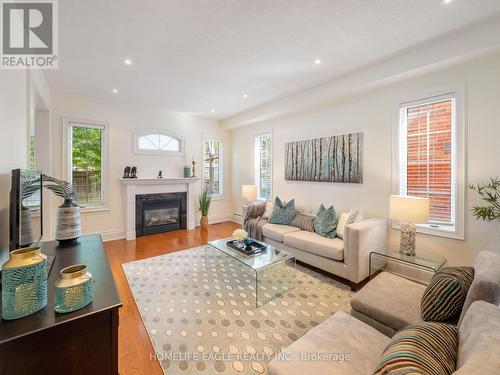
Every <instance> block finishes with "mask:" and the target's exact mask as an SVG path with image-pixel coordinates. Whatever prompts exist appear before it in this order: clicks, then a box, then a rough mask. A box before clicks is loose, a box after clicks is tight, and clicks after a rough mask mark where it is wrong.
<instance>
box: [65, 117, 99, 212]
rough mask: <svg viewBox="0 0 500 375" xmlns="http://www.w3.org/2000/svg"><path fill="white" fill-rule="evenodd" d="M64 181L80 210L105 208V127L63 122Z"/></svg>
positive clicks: (68, 121) (83, 121) (97, 123)
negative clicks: (64, 136) (69, 186)
mask: <svg viewBox="0 0 500 375" xmlns="http://www.w3.org/2000/svg"><path fill="white" fill-rule="evenodd" d="M64 123H65V132H66V148H67V150H66V180H67V181H68V182H70V183H72V184H73V189H74V191H75V200H76V203H77V204H78V205H80V206H81V207H84V208H85V207H89V208H96V207H105V206H106V193H107V178H106V177H107V167H106V166H107V158H108V142H107V137H108V136H107V131H108V129H107V124H106V123H103V122H92V121H85V120H76V119H64Z"/></svg>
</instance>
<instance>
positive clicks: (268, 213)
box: [262, 201, 274, 220]
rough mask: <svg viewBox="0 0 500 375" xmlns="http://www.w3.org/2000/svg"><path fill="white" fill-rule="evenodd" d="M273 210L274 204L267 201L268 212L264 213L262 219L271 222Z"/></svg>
mask: <svg viewBox="0 0 500 375" xmlns="http://www.w3.org/2000/svg"><path fill="white" fill-rule="evenodd" d="M273 210H274V204H273V202H271V201H267V202H266V211H265V212H264V215H262V218H263V219H267V220H269V218H270V217H271V215H272V214H273Z"/></svg>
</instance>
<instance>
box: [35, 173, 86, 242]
mask: <svg viewBox="0 0 500 375" xmlns="http://www.w3.org/2000/svg"><path fill="white" fill-rule="evenodd" d="M44 181H47V182H48V183H47V184H46V185H45V186H46V187H47V189H49V190H50V191H52V192H53V193H54V194H55V195H57V196H58V197H61V198H63V199H64V202H63V204H62V205H60V206H59V207H58V208H57V215H56V216H57V221H56V240H58V241H59V242H73V241H75V240H76V239H77V238H78V237H80V234H81V225H80V206H78V205H77V204H75V203H74V202H73V199H74V198H75V192H74V191H73V185H72V184H71V183H69V182H66V181H62V180H59V179H57V178H55V177H49V176H44Z"/></svg>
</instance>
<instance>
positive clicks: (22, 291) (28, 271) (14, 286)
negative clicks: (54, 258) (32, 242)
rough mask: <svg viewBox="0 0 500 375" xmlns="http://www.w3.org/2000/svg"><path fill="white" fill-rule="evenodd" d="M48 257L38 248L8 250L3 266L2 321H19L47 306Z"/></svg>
mask: <svg viewBox="0 0 500 375" xmlns="http://www.w3.org/2000/svg"><path fill="white" fill-rule="evenodd" d="M47 277H48V262H47V256H45V255H44V254H42V252H41V250H40V248H39V247H28V248H23V249H17V250H14V251H11V253H10V256H9V260H8V261H7V262H5V263H4V264H3V266H2V318H3V319H6V320H12V319H19V318H23V317H25V316H28V315H31V314H33V313H36V312H37V311H39V310H41V309H43V308H44V307H45V306H46V305H47Z"/></svg>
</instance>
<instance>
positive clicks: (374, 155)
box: [231, 53, 500, 264]
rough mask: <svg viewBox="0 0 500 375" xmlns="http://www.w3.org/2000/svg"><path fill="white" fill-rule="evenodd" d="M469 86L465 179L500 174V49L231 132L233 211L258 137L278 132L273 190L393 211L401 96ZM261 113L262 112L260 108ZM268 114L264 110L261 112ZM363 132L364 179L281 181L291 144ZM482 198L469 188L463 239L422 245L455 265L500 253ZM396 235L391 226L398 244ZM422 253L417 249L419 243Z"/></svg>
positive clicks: (384, 213)
mask: <svg viewBox="0 0 500 375" xmlns="http://www.w3.org/2000/svg"><path fill="white" fill-rule="evenodd" d="M457 84H465V86H466V126H467V136H466V143H467V152H466V167H467V173H466V175H467V179H466V180H467V181H468V183H477V182H480V181H483V180H486V179H487V178H488V177H489V176H498V175H500V168H499V165H500V153H499V152H498V145H499V140H500V105H499V103H500V54H498V53H497V54H495V55H493V56H489V57H486V58H482V59H480V60H476V61H472V62H468V63H464V64H462V65H458V66H454V67H448V68H446V69H443V70H440V71H436V72H433V73H429V74H426V75H422V76H418V77H416V78H411V79H408V80H405V81H401V82H398V83H394V84H391V85H390V86H384V87H382V88H377V89H374V90H372V91H365V92H364V93H359V94H356V95H355V96H352V95H350V96H346V97H344V98H340V99H339V98H338V93H336V96H335V99H332V100H331V101H330V102H329V103H327V104H325V105H321V107H316V108H313V109H309V110H304V111H302V112H300V113H295V114H293V115H289V116H287V117H280V118H276V119H273V120H269V121H264V122H260V123H258V124H255V125H251V126H247V127H244V128H239V129H234V130H232V131H231V133H232V134H231V137H232V149H233V153H232V155H231V161H232V164H231V167H232V189H233V196H234V197H235V201H234V202H233V210H234V211H235V212H236V211H238V210H239V206H240V201H239V199H237V198H238V197H239V196H240V189H241V185H242V184H249V183H253V182H254V172H253V171H254V168H253V157H249V155H253V137H254V136H255V135H256V134H259V133H262V132H263V131H272V133H273V194H274V195H276V194H277V195H279V196H280V197H282V198H283V199H286V200H288V199H291V198H295V199H296V202H297V205H298V206H309V207H317V206H319V204H320V203H322V202H324V203H328V204H330V203H332V204H334V205H335V207H338V208H349V207H361V208H363V211H364V213H365V216H380V217H388V211H389V195H390V194H391V165H392V158H391V151H392V141H391V139H392V138H391V137H392V136H391V134H392V133H391V131H392V126H393V117H394V106H395V105H397V104H398V101H399V99H400V98H402V97H406V96H408V95H411V94H412V93H415V92H422V91H425V90H428V89H434V88H439V87H444V86H450V85H457ZM260 115H262V114H260ZM263 117H265V116H263ZM355 131H362V132H364V144H365V146H364V183H363V184H360V185H357V184H329V183H312V182H291V181H285V180H284V162H285V161H284V145H285V143H286V142H289V141H294V140H300V139H308V138H314V137H321V136H330V135H336V134H343V133H347V132H355ZM477 203H479V201H478V199H477V196H476V194H475V193H473V192H470V191H467V193H466V221H465V225H466V239H465V241H460V240H452V239H447V238H440V237H435V236H429V235H420V234H419V235H418V238H417V241H418V244H417V247H418V248H419V249H422V250H425V251H428V252H434V253H438V254H442V255H444V256H445V257H446V258H447V259H448V261H449V263H450V264H470V263H472V262H473V259H474V258H475V256H476V254H477V253H478V252H479V251H480V250H483V249H488V250H492V251H496V252H499V253H500V230H499V229H500V223H498V222H497V223H484V222H477V221H475V219H474V218H473V217H472V216H471V215H470V208H471V207H472V206H473V205H475V204H477ZM398 241H399V233H398V232H397V231H395V230H390V242H391V244H392V245H393V246H395V248H397V244H398ZM417 251H418V249H417Z"/></svg>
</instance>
